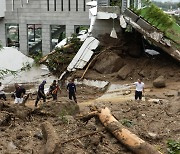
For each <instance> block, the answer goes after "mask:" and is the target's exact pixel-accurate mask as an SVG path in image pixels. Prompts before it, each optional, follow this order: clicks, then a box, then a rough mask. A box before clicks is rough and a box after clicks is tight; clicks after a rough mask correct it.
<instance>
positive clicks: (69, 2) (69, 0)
mask: <svg viewBox="0 0 180 154" xmlns="http://www.w3.org/2000/svg"><path fill="white" fill-rule="evenodd" d="M68 6H69V11H71V0H68Z"/></svg>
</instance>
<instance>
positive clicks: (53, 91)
mask: <svg viewBox="0 0 180 154" xmlns="http://www.w3.org/2000/svg"><path fill="white" fill-rule="evenodd" d="M58 91H59V92H60V94H61V89H60V88H59V86H58V84H57V83H56V80H54V81H53V83H52V84H51V86H50V88H49V93H50V94H51V95H52V97H53V100H57V93H58Z"/></svg>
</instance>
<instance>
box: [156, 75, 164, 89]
mask: <svg viewBox="0 0 180 154" xmlns="http://www.w3.org/2000/svg"><path fill="white" fill-rule="evenodd" d="M153 86H154V87H156V88H164V87H166V83H165V78H164V76H159V77H158V78H156V79H155V80H154V81H153Z"/></svg>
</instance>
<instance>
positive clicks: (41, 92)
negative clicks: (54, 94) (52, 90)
mask: <svg viewBox="0 0 180 154" xmlns="http://www.w3.org/2000/svg"><path fill="white" fill-rule="evenodd" d="M45 84H46V81H45V80H44V81H43V82H42V83H41V84H40V85H39V88H38V94H37V98H36V102H35V107H37V104H38V102H39V100H40V99H41V98H43V102H46V95H45V93H44V85H45Z"/></svg>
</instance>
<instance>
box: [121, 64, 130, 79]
mask: <svg viewBox="0 0 180 154" xmlns="http://www.w3.org/2000/svg"><path fill="white" fill-rule="evenodd" d="M132 70H133V68H132V66H130V65H125V66H124V67H123V68H121V69H120V70H119V71H118V78H120V79H122V80H125V79H126V78H127V76H128V75H129V74H130V73H131V71H132Z"/></svg>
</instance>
